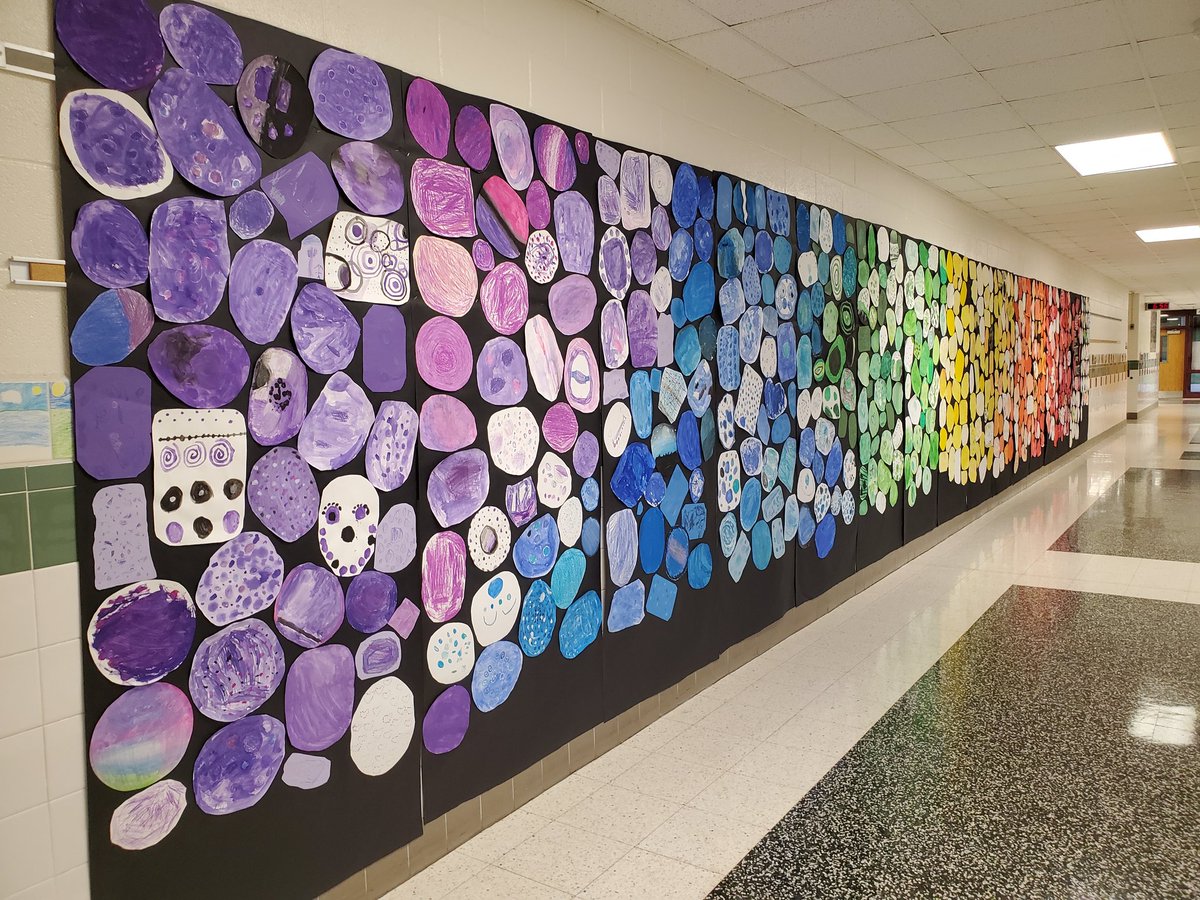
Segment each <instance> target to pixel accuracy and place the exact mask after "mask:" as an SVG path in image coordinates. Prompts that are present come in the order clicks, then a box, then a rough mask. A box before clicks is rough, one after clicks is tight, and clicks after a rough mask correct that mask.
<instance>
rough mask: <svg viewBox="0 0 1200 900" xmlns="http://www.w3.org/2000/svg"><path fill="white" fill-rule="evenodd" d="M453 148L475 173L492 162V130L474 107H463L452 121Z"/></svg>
mask: <svg viewBox="0 0 1200 900" xmlns="http://www.w3.org/2000/svg"><path fill="white" fill-rule="evenodd" d="M454 146H455V147H456V148H457V149H458V153H459V155H460V156H461V157H462V158H463V162H465V163H466V164H467V165H468V166H470V167H471V168H472V169H474V170H475V171H476V172H481V171H483V170H484V169H486V168H487V164H488V163H489V162H491V160H492V128H491V126H490V125H488V120H487V118H486V117H485V116H484V115H483V113H481V112H480V111H479V110H478V109H476V108H475V107H474V106H464V107H463V108H462V109H460V110H459V111H458V118H456V119H455V120H454Z"/></svg>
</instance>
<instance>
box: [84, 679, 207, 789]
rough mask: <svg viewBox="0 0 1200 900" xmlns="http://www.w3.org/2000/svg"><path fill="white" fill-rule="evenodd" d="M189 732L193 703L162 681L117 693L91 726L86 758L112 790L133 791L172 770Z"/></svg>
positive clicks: (184, 748) (190, 731)
mask: <svg viewBox="0 0 1200 900" xmlns="http://www.w3.org/2000/svg"><path fill="white" fill-rule="evenodd" d="M191 737H192V704H191V703H190V702H189V701H188V698H187V694H185V693H184V692H183V691H181V690H180V689H179V688H177V687H175V685H173V684H168V683H166V682H165V681H160V682H157V683H155V684H147V685H144V686H142V687H135V688H132V689H131V690H128V691H126V692H125V693H123V694H121V696H119V697H117V699H116V700H114V701H113V702H112V703H111V704H110V705H109V706H108V708H107V709H105V710H104V712H103V713H101V714H100V720H99V721H98V722H97V723H96V727H95V728H94V729H93V730H92V737H91V741H90V742H89V744H88V761H89V762H90V763H91V766H92V771H93V772H95V773H96V777H97V778H99V779H100V780H101V781H102V782H103V783H104V784H105V785H107V786H108V787H110V788H112V789H113V790H115V791H137V790H141V789H142V788H145V787H149V786H150V785H152V784H154V782H156V781H158V780H159V779H160V778H163V777H164V776H166V775H168V774H170V772H171V770H172V769H174V768H175V767H176V766H177V765H179V761H180V760H181V759H183V754H184V753H185V752H186V751H187V745H188V741H189V740H191Z"/></svg>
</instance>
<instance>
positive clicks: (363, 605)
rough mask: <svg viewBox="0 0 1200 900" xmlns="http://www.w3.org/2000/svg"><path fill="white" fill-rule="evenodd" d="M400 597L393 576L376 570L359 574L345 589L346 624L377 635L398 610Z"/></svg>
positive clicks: (365, 632)
mask: <svg viewBox="0 0 1200 900" xmlns="http://www.w3.org/2000/svg"><path fill="white" fill-rule="evenodd" d="M397 597H398V594H397V589H396V581H395V579H393V578H392V577H391V576H390V575H385V574H384V573H383V572H374V571H367V572H363V573H361V574H359V575H356V576H354V578H353V579H351V581H350V587H349V588H347V589H346V621H347V622H349V623H350V627H351V628H353V629H354V630H355V631H361V632H362V633H363V634H374V633H375V632H376V631H379V630H380V629H381V628H383V627H384V626H386V625H387V623H388V619H390V618H391V617H392V613H394V612H395V611H396V605H397V603H398V600H397ZM381 674H382V673H381Z"/></svg>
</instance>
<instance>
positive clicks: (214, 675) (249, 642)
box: [188, 619, 287, 722]
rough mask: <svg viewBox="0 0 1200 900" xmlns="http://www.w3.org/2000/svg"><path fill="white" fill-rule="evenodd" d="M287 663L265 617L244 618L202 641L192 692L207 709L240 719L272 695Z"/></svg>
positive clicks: (218, 717)
mask: <svg viewBox="0 0 1200 900" xmlns="http://www.w3.org/2000/svg"><path fill="white" fill-rule="evenodd" d="M286 666H287V663H286V661H285V660H284V656H283V647H281V646H280V644H279V638H277V637H275V632H273V631H272V630H271V629H270V627H269V626H268V625H267V624H266V623H265V622H263V621H262V620H261V619H245V620H243V621H241V622H234V623H233V624H232V625H227V626H226V627H224V628H222V629H221V630H220V631H218V632H217V633H216V634H213V635H210V636H209V637H206V638H205V639H204V640H202V641H201V642H200V646H199V647H197V648H196V655H195V656H194V657H193V658H192V670H191V672H190V674H189V676H188V692H189V693H190V694H191V695H192V702H193V703H195V704H196V708H197V709H198V710H200V712H201V714H202V715H205V716H207V717H208V718H210V719H212V720H214V721H216V722H235V721H237V720H238V719H241V718H243V717H245V716H248V715H250V713H252V712H254V711H255V710H256V709H258V708H259V707H260V706H262V705H263V704H264V703H266V702H267V701H268V700H269V699H270V698H271V696H272V695H273V694H274V693H275V691H276V690H277V689H278V688H279V685H280V684H281V683H282V682H283V673H284V669H285V668H286Z"/></svg>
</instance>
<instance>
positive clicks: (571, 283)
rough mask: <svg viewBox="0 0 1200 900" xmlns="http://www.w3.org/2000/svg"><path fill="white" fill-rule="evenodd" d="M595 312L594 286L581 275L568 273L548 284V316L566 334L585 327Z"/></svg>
mask: <svg viewBox="0 0 1200 900" xmlns="http://www.w3.org/2000/svg"><path fill="white" fill-rule="evenodd" d="M595 314H596V286H595V285H594V284H592V282H591V279H589V278H586V277H584V276H583V275H568V276H567V277H566V278H564V279H562V280H561V281H557V282H555V283H554V284H552V285H551V286H550V318H551V319H553V320H554V327H555V328H557V329H558V330H559V331H560V332H562V333H563V334H566V335H571V334H578V333H579V332H581V331H583V329H585V328H587V326H588V325H590V324H591V322H592V317H593V316H594V315H595Z"/></svg>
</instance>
